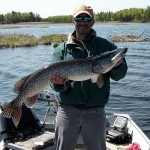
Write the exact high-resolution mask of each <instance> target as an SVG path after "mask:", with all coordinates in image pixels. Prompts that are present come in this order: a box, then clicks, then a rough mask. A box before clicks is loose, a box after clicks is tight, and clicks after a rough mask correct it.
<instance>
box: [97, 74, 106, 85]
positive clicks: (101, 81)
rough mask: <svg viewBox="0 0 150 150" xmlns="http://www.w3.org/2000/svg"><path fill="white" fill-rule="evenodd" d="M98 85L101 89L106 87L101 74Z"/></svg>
mask: <svg viewBox="0 0 150 150" xmlns="http://www.w3.org/2000/svg"><path fill="white" fill-rule="evenodd" d="M96 83H97V86H98V87H99V88H101V87H102V86H103V85H104V79H103V76H102V74H99V76H98V78H97V81H96Z"/></svg>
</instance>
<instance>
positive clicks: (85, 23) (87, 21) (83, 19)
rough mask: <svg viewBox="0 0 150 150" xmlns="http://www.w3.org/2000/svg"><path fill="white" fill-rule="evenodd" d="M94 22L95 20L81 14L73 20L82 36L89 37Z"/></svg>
mask: <svg viewBox="0 0 150 150" xmlns="http://www.w3.org/2000/svg"><path fill="white" fill-rule="evenodd" d="M94 22H95V21H94V20H93V18H91V17H90V16H89V15H87V14H80V15H78V16H77V17H76V18H74V20H73V24H74V25H75V29H76V31H77V33H78V34H80V35H89V34H90V32H91V28H92V26H93V24H94Z"/></svg>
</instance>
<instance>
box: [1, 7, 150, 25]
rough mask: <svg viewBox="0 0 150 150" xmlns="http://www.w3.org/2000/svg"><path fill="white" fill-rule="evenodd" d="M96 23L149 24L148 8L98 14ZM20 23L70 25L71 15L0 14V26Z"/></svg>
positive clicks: (149, 11)
mask: <svg viewBox="0 0 150 150" xmlns="http://www.w3.org/2000/svg"><path fill="white" fill-rule="evenodd" d="M94 19H95V21H96V22H109V21H111V22H112V21H114V22H115V21H118V22H122V23H124V22H137V23H147V22H150V6H147V8H129V9H123V10H120V11H117V12H111V11H108V12H99V13H97V14H95V17H94ZM21 22H26V23H27V22H48V23H71V22H72V15H61V16H49V17H48V18H41V17H40V15H39V14H37V13H33V12H27V13H20V12H15V11H12V12H11V13H7V14H0V24H14V23H21Z"/></svg>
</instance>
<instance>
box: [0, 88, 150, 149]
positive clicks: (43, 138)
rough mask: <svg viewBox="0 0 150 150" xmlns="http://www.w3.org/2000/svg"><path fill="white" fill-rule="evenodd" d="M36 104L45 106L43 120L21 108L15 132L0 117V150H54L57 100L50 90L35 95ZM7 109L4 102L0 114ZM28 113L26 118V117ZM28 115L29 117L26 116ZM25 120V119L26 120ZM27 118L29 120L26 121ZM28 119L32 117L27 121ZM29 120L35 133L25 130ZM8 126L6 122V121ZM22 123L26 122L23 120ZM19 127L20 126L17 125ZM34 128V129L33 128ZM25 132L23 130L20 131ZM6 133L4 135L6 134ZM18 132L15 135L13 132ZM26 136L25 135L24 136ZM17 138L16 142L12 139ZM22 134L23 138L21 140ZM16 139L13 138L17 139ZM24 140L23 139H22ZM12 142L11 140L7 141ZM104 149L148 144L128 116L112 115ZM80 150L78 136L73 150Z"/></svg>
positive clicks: (107, 125)
mask: <svg viewBox="0 0 150 150" xmlns="http://www.w3.org/2000/svg"><path fill="white" fill-rule="evenodd" d="M37 100H38V101H39V103H40V102H41V101H42V102H43V101H44V102H46V103H47V104H48V110H47V112H46V114H45V115H44V116H41V115H38V114H35V112H34V111H33V110H31V109H30V108H27V107H26V106H25V105H23V115H22V118H21V121H20V122H21V125H18V128H15V127H14V125H11V126H10V124H13V123H12V120H11V119H10V118H8V119H9V120H8V119H7V118H2V117H0V133H1V143H0V149H3V148H5V149H13V150H54V149H55V148H54V127H55V125H54V122H55V116H56V114H57V104H56V103H57V100H56V96H55V94H54V93H52V92H51V91H50V90H45V91H42V92H41V93H39V94H38V98H37ZM6 105H7V103H6V102H2V103H1V111H3V108H4V107H5V106H6ZM27 113H28V114H27ZM30 113H31V114H30ZM27 116H28V117H27ZM29 116H30V117H29ZM31 116H32V117H31ZM29 118H30V119H31V120H32V122H33V123H35V124H36V126H38V128H40V130H39V129H38V130H39V131H37V129H36V130H35V128H34V129H32V128H31V125H30V124H32V123H31V121H30V124H29V123H28V124H29V125H30V128H28V127H27V126H26V125H24V124H26V123H25V121H24V120H25V119H29ZM6 120H7V121H8V122H9V123H8V122H7V121H6ZM26 122H29V120H27V121H26ZM19 124H20V123H19ZM34 127H35V125H34ZM9 128H13V132H12V133H13V134H14V133H15V137H13V136H14V135H13V136H12V135H11V137H10V135H9V134H10V129H9ZM20 128H21V129H20ZM23 128H25V129H23ZM7 130H8V131H7ZM17 130H19V132H18V131H17ZM30 131H32V132H33V131H35V132H36V134H35V133H34V135H31V134H33V133H30ZM27 132H28V135H27ZM17 134H18V135H19V138H18V137H16V135H17ZM24 134H26V136H24ZM18 135H17V136H18ZM24 137H25V138H24ZM11 139H13V140H11ZM106 145H107V150H133V149H132V147H134V146H137V147H138V148H139V149H137V150H150V140H149V138H148V137H147V136H146V135H145V134H144V132H143V131H142V130H141V129H140V128H139V127H138V126H137V124H136V123H135V122H134V121H133V119H132V118H131V117H130V116H129V115H128V114H118V113H115V114H112V115H110V116H107V124H106ZM81 149H82V150H84V149H85V148H84V143H83V140H82V137H81V136H79V138H78V141H77V145H76V150H81Z"/></svg>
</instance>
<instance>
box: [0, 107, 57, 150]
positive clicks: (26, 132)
mask: <svg viewBox="0 0 150 150" xmlns="http://www.w3.org/2000/svg"><path fill="white" fill-rule="evenodd" d="M1 107H2V108H1V109H2V110H3V108H4V106H1ZM0 133H1V138H2V140H3V141H4V147H5V148H8V149H14V150H41V149H43V148H45V147H48V146H50V145H53V140H54V133H52V132H49V131H45V129H44V126H43V124H41V123H40V121H39V119H38V118H37V116H36V115H35V113H34V112H33V111H32V110H31V109H30V108H27V107H26V106H25V105H23V106H22V117H21V120H20V122H19V124H18V126H17V127H15V125H14V123H13V121H12V119H11V118H3V117H0Z"/></svg>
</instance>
